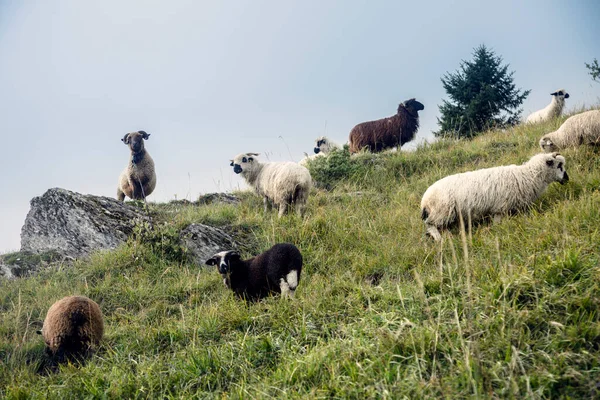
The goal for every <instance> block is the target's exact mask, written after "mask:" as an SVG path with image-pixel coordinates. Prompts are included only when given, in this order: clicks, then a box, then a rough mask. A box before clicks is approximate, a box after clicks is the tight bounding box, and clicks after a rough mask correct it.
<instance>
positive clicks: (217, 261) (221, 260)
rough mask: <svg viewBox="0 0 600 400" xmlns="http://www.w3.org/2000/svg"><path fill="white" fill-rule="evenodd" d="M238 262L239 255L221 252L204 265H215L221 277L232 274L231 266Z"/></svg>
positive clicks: (232, 252)
mask: <svg viewBox="0 0 600 400" xmlns="http://www.w3.org/2000/svg"><path fill="white" fill-rule="evenodd" d="M239 260H240V254H239V253H238V252H237V251H233V250H229V251H222V252H220V253H217V254H215V255H214V256H213V257H212V258H209V259H208V260H206V265H211V266H213V265H216V266H217V269H218V270H219V273H220V274H221V275H227V274H230V273H231V272H232V271H231V267H232V265H235V263H237V262H238V261H239Z"/></svg>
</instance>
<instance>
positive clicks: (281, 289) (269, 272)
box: [206, 243, 302, 300]
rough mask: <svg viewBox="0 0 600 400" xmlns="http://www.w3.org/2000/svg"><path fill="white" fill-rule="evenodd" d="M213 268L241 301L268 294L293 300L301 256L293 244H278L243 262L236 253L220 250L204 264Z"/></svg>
mask: <svg viewBox="0 0 600 400" xmlns="http://www.w3.org/2000/svg"><path fill="white" fill-rule="evenodd" d="M206 265H216V266H217V268H218V270H219V273H220V274H221V275H222V276H223V283H224V284H225V286H227V287H228V288H230V289H231V290H233V291H234V292H235V294H236V295H238V296H239V297H241V298H246V299H249V300H257V299H260V298H263V297H265V296H267V295H269V294H271V293H281V295H282V297H294V293H295V291H296V287H297V286H298V283H299V282H300V272H301V271H302V254H300V250H298V248H297V247H296V246H294V245H293V244H289V243H279V244H276V245H274V246H273V247H271V248H270V249H269V250H267V251H265V252H264V253H262V254H259V255H257V256H256V257H252V258H250V259H249V260H245V261H243V260H242V259H241V258H240V255H239V253H237V252H236V251H232V250H229V251H222V252H220V253H217V254H215V255H214V256H213V257H212V258H210V259H208V260H207V261H206Z"/></svg>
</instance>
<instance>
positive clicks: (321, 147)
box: [298, 136, 341, 167]
mask: <svg viewBox="0 0 600 400" xmlns="http://www.w3.org/2000/svg"><path fill="white" fill-rule="evenodd" d="M340 148H341V147H340V146H339V145H338V144H337V143H334V142H332V141H331V140H330V139H329V138H327V137H325V136H319V137H318V138H317V139H316V140H315V154H313V155H311V156H309V155H308V154H306V153H304V155H305V157H304V158H303V159H302V160H300V162H299V163H298V164H300V165H302V166H304V167H305V166H306V164H307V163H308V162H309V161H312V160H314V159H316V158H318V157H324V156H326V155H328V154H329V153H331V152H332V151H335V150H339V149H340Z"/></svg>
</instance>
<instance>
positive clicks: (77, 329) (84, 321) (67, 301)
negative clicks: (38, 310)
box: [39, 296, 104, 361]
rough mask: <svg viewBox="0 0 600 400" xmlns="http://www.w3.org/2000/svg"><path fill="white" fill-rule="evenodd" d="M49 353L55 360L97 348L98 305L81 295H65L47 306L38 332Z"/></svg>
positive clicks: (100, 321) (100, 331)
mask: <svg viewBox="0 0 600 400" xmlns="http://www.w3.org/2000/svg"><path fill="white" fill-rule="evenodd" d="M39 333H41V334H42V336H43V337H44V341H45V342H46V346H47V348H46V350H47V352H48V354H49V355H51V356H54V357H55V358H56V359H57V360H58V361H64V360H65V359H69V358H70V357H73V356H75V357H81V356H85V355H86V354H88V352H89V351H91V350H94V349H95V348H97V347H98V344H99V343H100V340H101V339H102V336H103V334H104V321H103V318H102V311H100V307H99V306H98V304H97V303H96V302H94V301H93V300H90V299H88V298H87V297H85V296H67V297H64V298H62V299H61V300H59V301H57V302H56V303H54V304H53V305H52V307H50V309H49V310H48V314H46V319H44V325H43V326H42V330H41V332H39Z"/></svg>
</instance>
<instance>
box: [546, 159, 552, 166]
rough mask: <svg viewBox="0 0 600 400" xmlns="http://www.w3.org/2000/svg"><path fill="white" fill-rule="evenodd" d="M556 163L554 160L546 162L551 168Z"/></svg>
mask: <svg viewBox="0 0 600 400" xmlns="http://www.w3.org/2000/svg"><path fill="white" fill-rule="evenodd" d="M552 164H554V162H553V161H552V160H546V165H547V166H549V167H551V166H552Z"/></svg>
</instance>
